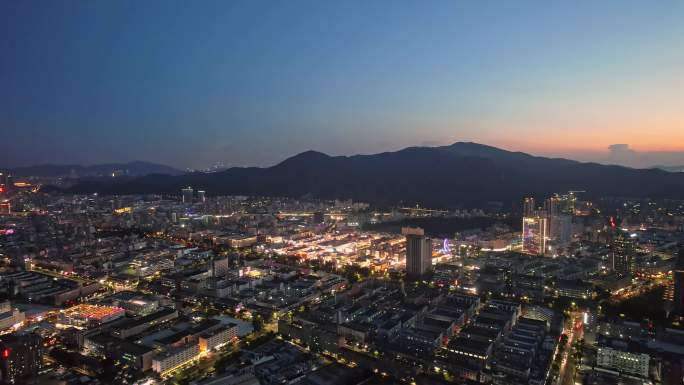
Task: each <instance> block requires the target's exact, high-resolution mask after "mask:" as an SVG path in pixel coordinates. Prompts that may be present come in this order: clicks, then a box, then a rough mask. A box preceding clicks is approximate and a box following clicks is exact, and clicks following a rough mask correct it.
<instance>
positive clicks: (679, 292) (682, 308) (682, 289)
mask: <svg viewBox="0 0 684 385" xmlns="http://www.w3.org/2000/svg"><path fill="white" fill-rule="evenodd" d="M672 285H673V286H674V290H673V295H672V305H673V306H672V310H673V312H674V314H675V315H676V316H677V317H684V248H682V249H680V250H679V256H678V257H677V262H676V263H675V267H674V269H672Z"/></svg>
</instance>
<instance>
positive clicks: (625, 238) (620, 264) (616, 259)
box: [611, 230, 636, 274]
mask: <svg viewBox="0 0 684 385" xmlns="http://www.w3.org/2000/svg"><path fill="white" fill-rule="evenodd" d="M611 262H612V263H611V265H612V268H613V270H614V271H615V272H616V273H620V274H628V273H634V271H635V270H636V243H635V242H634V239H632V237H630V235H629V234H627V233H626V232H624V231H622V230H616V231H615V234H614V236H613V242H612V253H611Z"/></svg>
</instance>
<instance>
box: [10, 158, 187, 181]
mask: <svg viewBox="0 0 684 385" xmlns="http://www.w3.org/2000/svg"><path fill="white" fill-rule="evenodd" d="M4 170H5V171H7V172H8V173H10V174H12V175H15V176H20V177H28V176H35V177H75V178H85V177H106V176H111V175H112V173H116V174H117V175H122V176H145V175H149V174H164V175H181V174H183V171H181V170H178V169H175V168H173V167H169V166H165V165H162V164H156V163H149V162H129V163H109V164H97V165H92V166H81V165H77V164H66V165H56V164H42V165H36V166H27V167H15V168H9V169H4Z"/></svg>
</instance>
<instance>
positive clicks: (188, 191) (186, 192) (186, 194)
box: [181, 186, 193, 203]
mask: <svg viewBox="0 0 684 385" xmlns="http://www.w3.org/2000/svg"><path fill="white" fill-rule="evenodd" d="M181 193H182V196H183V203H192V193H193V190H192V187H189V186H188V187H186V188H184V189H182V190H181Z"/></svg>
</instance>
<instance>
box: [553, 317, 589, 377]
mask: <svg viewBox="0 0 684 385" xmlns="http://www.w3.org/2000/svg"><path fill="white" fill-rule="evenodd" d="M581 314H582V313H579V312H574V313H572V316H571V317H572V318H571V319H572V321H571V323H570V328H569V330H568V333H567V334H568V342H567V344H566V346H565V351H564V352H563V360H562V361H561V367H560V372H559V374H558V381H557V384H558V385H574V383H575V379H574V375H575V359H574V358H573V357H572V354H573V353H574V348H573V344H574V342H575V341H577V340H580V339H582V338H583V337H584V327H583V324H582V317H581Z"/></svg>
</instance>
